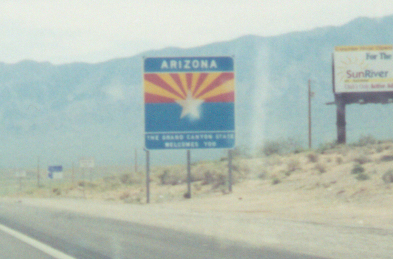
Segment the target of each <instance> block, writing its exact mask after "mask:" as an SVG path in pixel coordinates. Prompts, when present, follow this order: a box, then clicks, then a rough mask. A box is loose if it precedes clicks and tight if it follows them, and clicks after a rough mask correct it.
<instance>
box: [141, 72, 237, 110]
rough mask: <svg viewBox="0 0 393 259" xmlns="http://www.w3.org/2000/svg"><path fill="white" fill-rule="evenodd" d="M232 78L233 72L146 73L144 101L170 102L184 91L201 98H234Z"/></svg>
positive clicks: (185, 96)
mask: <svg viewBox="0 0 393 259" xmlns="http://www.w3.org/2000/svg"><path fill="white" fill-rule="evenodd" d="M234 81H235V80H234V73H233V72H217V73H216V72H214V73H150V74H145V75H144V93H145V103H171V102H176V101H179V100H185V99H186V98H187V95H191V96H192V98H193V99H201V100H203V101H204V102H234V100H235V82H234Z"/></svg>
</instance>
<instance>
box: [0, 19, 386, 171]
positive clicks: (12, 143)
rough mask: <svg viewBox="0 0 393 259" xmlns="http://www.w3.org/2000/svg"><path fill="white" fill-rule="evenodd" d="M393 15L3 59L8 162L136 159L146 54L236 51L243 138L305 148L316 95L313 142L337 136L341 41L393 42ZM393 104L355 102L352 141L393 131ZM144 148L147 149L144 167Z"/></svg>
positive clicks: (174, 154) (173, 158) (163, 156)
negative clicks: (137, 50) (181, 44)
mask: <svg viewBox="0 0 393 259" xmlns="http://www.w3.org/2000/svg"><path fill="white" fill-rule="evenodd" d="M392 28H393V16H387V17H383V18H358V19H356V20H353V21H351V22H350V23H348V24H345V25H343V26H339V27H333V26H332V27H323V28H316V29H314V30H311V31H304V32H293V33H288V34H284V35H279V36H274V37H260V36H255V35H247V36H244V37H240V38H237V39H234V40H230V41H225V42H217V43H213V44H209V45H205V46H201V47H196V48H190V49H182V48H175V47H171V48H165V49H160V50H151V51H147V52H144V53H141V54H139V55H136V56H133V57H126V58H120V59H113V60H109V61H107V62H102V63H97V64H89V63H71V64H63V65H53V64H51V63H46V62H44V63H39V62H35V61H30V60H26V61H21V62H18V63H15V64H6V63H0V101H1V102H0V119H1V121H2V123H1V124H0V132H1V134H0V141H1V142H0V147H1V148H0V167H1V168H6V167H15V168H16V167H32V166H34V165H35V164H36V163H37V159H38V158H40V161H41V163H42V164H44V165H50V164H64V165H65V166H70V165H71V163H72V162H75V163H77V161H78V158H79V157H81V156H93V157H95V159H96V163H97V164H101V165H106V164H133V163H134V152H135V149H136V150H137V151H138V153H139V154H142V153H143V144H144V143H143V128H144V127H143V125H144V121H143V95H142V76H143V75H142V61H143V57H166V56H168V57H169V56H172V57H173V56H233V57H234V59H235V67H236V69H235V78H236V142H237V146H248V147H251V148H252V149H254V150H257V149H258V148H259V147H261V145H263V142H264V141H267V140H282V139H286V138H292V139H296V140H297V141H298V142H300V143H302V144H303V146H304V147H306V146H307V139H308V135H307V134H308V92H307V84H308V80H309V79H311V88H312V91H313V92H314V93H315V96H314V97H313V99H312V132H313V138H312V140H313V147H318V146H319V145H320V144H322V143H326V142H331V141H334V140H335V139H336V107H335V105H326V103H328V102H332V101H334V95H333V91H332V52H333V50H334V47H335V46H340V45H372V44H392V43H393V33H392ZM392 112H393V108H392V106H391V105H382V104H367V105H358V104H352V105H349V106H348V107H347V138H348V142H351V141H356V140H357V139H358V138H359V137H360V136H361V135H368V134H371V135H373V136H374V137H375V138H377V139H389V138H392V137H393V133H392V132H393V131H392V130H391V126H392V117H391V116H390V114H392ZM192 152H193V153H192V154H193V155H192V159H193V160H203V159H211V158H218V157H221V156H223V155H224V154H225V151H222V150H195V151H192ZM151 157H152V162H153V163H154V164H162V163H185V161H186V160H185V152H184V151H172V150H170V151H154V152H152V155H151ZM142 162H143V155H139V164H141V163H142Z"/></svg>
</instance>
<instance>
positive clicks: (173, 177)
mask: <svg viewBox="0 0 393 259" xmlns="http://www.w3.org/2000/svg"><path fill="white" fill-rule="evenodd" d="M158 177H159V178H160V183H161V184H162V185H177V184H181V183H183V182H184V178H185V176H182V175H181V174H180V173H174V172H170V171H169V170H164V172H163V173H162V174H160V175H159V176H158Z"/></svg>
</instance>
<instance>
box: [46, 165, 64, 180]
mask: <svg viewBox="0 0 393 259" xmlns="http://www.w3.org/2000/svg"><path fill="white" fill-rule="evenodd" d="M62 172H63V166H61V165H55V166H48V178H50V179H53V178H54V175H53V174H54V173H62Z"/></svg>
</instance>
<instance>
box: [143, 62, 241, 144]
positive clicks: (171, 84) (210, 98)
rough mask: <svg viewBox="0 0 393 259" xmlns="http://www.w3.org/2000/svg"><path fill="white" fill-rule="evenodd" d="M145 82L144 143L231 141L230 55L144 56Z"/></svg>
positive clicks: (232, 92)
mask: <svg viewBox="0 0 393 259" xmlns="http://www.w3.org/2000/svg"><path fill="white" fill-rule="evenodd" d="M143 84H144V101H145V146H146V148H147V149H193V148H231V147H233V146H234V143H235V118H234V114H235V78H234V62H233V58H231V57H180V58H146V59H145V60H144V80H143Z"/></svg>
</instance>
